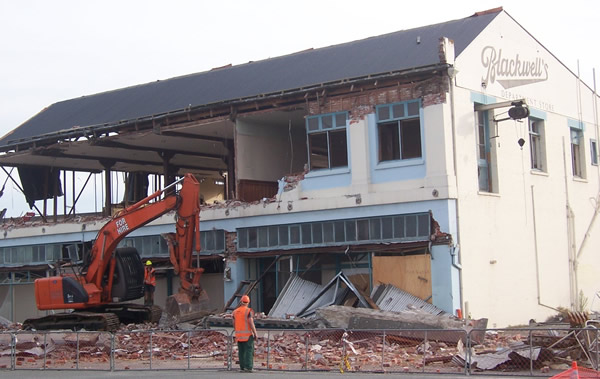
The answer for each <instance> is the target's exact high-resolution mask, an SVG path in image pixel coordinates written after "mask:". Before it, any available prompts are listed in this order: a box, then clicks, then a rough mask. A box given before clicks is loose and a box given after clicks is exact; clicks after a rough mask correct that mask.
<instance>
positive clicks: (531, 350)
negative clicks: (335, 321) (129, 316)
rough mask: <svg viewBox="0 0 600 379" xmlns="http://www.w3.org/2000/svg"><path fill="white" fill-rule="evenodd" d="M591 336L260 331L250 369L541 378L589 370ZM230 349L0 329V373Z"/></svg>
mask: <svg viewBox="0 0 600 379" xmlns="http://www.w3.org/2000/svg"><path fill="white" fill-rule="evenodd" d="M599 337H600V336H599V335H598V330H597V329H595V328H593V327H584V328H575V329H558V328H533V329H526V328H515V329H471V330H468V331H467V330H463V329H456V330H448V329H386V330H356V329H353V330H346V329H310V330H307V329H293V330H281V329H259V330H258V337H257V339H256V341H255V354H254V369H255V370H271V371H340V372H373V373H400V372H405V373H426V374H435V373H441V374H443V373H446V374H448V373H452V374H461V373H464V374H465V375H482V376H483V375H502V374H505V375H512V376H515V375H517V376H519V375H520V376H534V377H535V376H539V377H546V378H547V377H550V376H552V375H557V374H559V373H561V372H564V371H565V370H568V369H569V368H570V367H571V364H572V362H574V361H576V362H578V364H579V367H582V368H585V369H587V370H593V371H594V372H597V371H596V370H598V362H599V357H600V351H599V348H598V339H599ZM237 356H238V354H237V343H235V341H234V338H233V335H232V333H231V331H228V330H221V329H193V330H154V329H145V330H120V331H117V332H113V333H110V332H88V331H78V332H71V331H51V332H50V331H6V332H2V333H0V370H99V371H122V370H141V371H144V370H212V371H219V370H237V369H238V362H237ZM598 377H600V374H599V375H598Z"/></svg>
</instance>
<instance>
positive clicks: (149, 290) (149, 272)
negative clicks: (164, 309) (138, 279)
mask: <svg viewBox="0 0 600 379" xmlns="http://www.w3.org/2000/svg"><path fill="white" fill-rule="evenodd" d="M155 288H156V270H154V267H152V261H150V260H147V261H146V266H145V270H144V305H154V290H155Z"/></svg>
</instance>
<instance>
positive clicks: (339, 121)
mask: <svg viewBox="0 0 600 379" xmlns="http://www.w3.org/2000/svg"><path fill="white" fill-rule="evenodd" d="M347 123H348V112H337V113H328V114H322V115H317V116H309V117H307V118H306V133H307V138H308V157H309V158H308V161H309V166H310V169H311V170H318V169H332V168H336V167H348V140H347V136H346V125H347Z"/></svg>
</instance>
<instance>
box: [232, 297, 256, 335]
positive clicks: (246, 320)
mask: <svg viewBox="0 0 600 379" xmlns="http://www.w3.org/2000/svg"><path fill="white" fill-rule="evenodd" d="M232 315H233V329H234V330H235V339H236V341H237V342H246V341H248V339H250V336H251V335H252V328H251V327H250V316H254V311H253V310H252V308H249V307H248V306H247V305H244V304H242V305H240V306H239V307H237V308H236V309H235V310H234V311H233V313H232Z"/></svg>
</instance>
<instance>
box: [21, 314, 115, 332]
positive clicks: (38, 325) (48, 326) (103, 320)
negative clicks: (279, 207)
mask: <svg viewBox="0 0 600 379" xmlns="http://www.w3.org/2000/svg"><path fill="white" fill-rule="evenodd" d="M120 324H121V323H120V321H119V318H118V317H117V315H116V314H114V313H96V312H71V313H56V314H53V315H48V316H44V317H40V318H34V319H27V320H25V321H24V322H23V329H25V330H61V329H70V330H82V329H85V330H98V331H109V332H112V331H115V330H118V329H119V326H120Z"/></svg>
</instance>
